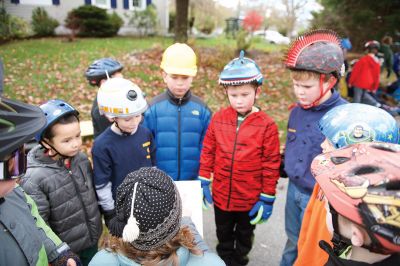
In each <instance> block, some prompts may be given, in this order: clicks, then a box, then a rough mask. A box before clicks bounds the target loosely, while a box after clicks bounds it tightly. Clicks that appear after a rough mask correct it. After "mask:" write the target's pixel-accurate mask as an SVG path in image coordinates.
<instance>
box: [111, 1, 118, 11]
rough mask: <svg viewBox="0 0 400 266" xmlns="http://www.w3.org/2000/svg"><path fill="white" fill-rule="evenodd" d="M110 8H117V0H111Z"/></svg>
mask: <svg viewBox="0 0 400 266" xmlns="http://www.w3.org/2000/svg"><path fill="white" fill-rule="evenodd" d="M111 8H114V9H115V8H117V0H111Z"/></svg>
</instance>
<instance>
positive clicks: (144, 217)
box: [116, 167, 182, 251]
mask: <svg viewBox="0 0 400 266" xmlns="http://www.w3.org/2000/svg"><path fill="white" fill-rule="evenodd" d="M116 210H117V217H118V220H120V221H123V222H124V223H125V224H126V225H125V226H124V229H123V232H122V239H123V240H124V241H125V242H129V243H131V244H132V246H133V247H135V248H136V249H138V250H144V251H146V250H153V249H156V248H158V247H160V246H162V245H164V244H165V243H167V242H168V241H169V240H171V239H172V238H173V237H174V236H175V235H176V234H177V232H178V230H179V228H180V224H181V217H182V204H181V199H180V196H179V193H178V190H177V188H176V186H175V184H174V182H173V181H172V178H171V177H169V176H168V175H167V174H166V173H165V172H163V171H161V170H159V169H157V168H154V167H143V168H141V169H139V170H137V171H134V172H132V173H130V174H128V175H127V176H126V177H125V179H124V181H123V182H122V183H121V185H120V186H119V187H118V188H117V200H116Z"/></svg>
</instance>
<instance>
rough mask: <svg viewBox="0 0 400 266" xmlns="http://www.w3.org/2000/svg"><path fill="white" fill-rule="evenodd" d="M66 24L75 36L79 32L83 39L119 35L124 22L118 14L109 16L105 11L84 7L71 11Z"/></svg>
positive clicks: (93, 7)
mask: <svg viewBox="0 0 400 266" xmlns="http://www.w3.org/2000/svg"><path fill="white" fill-rule="evenodd" d="M117 17H118V18H119V19H118V18H117ZM65 23H66V26H67V27H68V28H70V29H71V30H72V31H73V35H74V34H75V32H77V34H78V35H79V36H82V37H111V36H114V35H116V34H117V32H118V30H119V28H120V27H121V26H122V24H123V21H122V19H121V18H120V17H119V16H118V15H117V14H116V13H114V14H112V15H108V14H107V12H106V10H104V9H101V8H99V7H96V6H89V5H84V6H80V7H78V8H75V9H73V10H71V11H70V12H69V13H68V15H67V18H66V20H65Z"/></svg>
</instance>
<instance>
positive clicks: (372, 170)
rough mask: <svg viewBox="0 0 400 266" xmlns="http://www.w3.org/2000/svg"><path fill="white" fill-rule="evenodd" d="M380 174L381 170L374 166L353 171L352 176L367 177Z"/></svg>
mask: <svg viewBox="0 0 400 266" xmlns="http://www.w3.org/2000/svg"><path fill="white" fill-rule="evenodd" d="M379 172H382V168H380V167H377V166H374V165H363V166H360V167H357V168H356V169H354V172H353V173H354V175H368V174H374V173H379Z"/></svg>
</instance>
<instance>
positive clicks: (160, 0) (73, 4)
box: [4, 0, 169, 35]
mask: <svg viewBox="0 0 400 266" xmlns="http://www.w3.org/2000/svg"><path fill="white" fill-rule="evenodd" d="M123 1H124V0H116V4H117V8H110V9H108V12H109V13H112V12H113V11H115V12H116V13H117V14H118V15H119V16H120V17H121V18H122V19H123V20H124V21H125V24H126V23H127V22H128V19H127V18H126V17H125V15H124V14H126V13H129V12H130V10H127V9H124V5H123ZM147 2H148V1H147ZM151 2H152V3H153V4H154V5H155V6H156V9H157V15H158V20H159V26H160V29H159V33H160V34H161V35H163V34H166V33H167V32H168V27H169V14H168V10H169V0H152V1H151ZM84 4H85V1H84V0H60V4H59V5H52V6H41V7H43V8H44V9H45V10H46V11H47V12H48V13H49V15H50V16H51V17H53V18H55V19H57V21H58V22H59V23H60V25H64V23H65V18H66V17H67V14H68V12H69V11H70V10H72V9H74V8H77V7H79V6H81V5H84ZM38 6H39V5H25V4H23V5H22V4H12V3H11V1H4V7H5V9H6V11H7V12H8V13H9V14H11V15H14V16H18V17H21V18H23V19H24V20H26V21H28V22H30V21H31V16H32V10H33V9H35V8H36V7H38ZM125 26H126V25H125Z"/></svg>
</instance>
